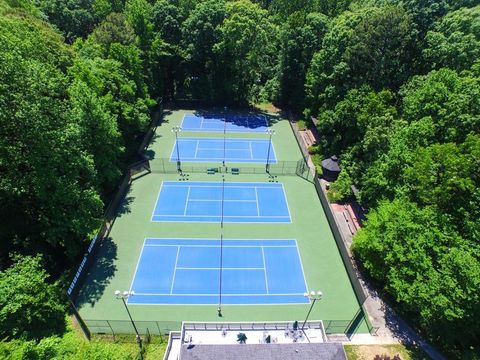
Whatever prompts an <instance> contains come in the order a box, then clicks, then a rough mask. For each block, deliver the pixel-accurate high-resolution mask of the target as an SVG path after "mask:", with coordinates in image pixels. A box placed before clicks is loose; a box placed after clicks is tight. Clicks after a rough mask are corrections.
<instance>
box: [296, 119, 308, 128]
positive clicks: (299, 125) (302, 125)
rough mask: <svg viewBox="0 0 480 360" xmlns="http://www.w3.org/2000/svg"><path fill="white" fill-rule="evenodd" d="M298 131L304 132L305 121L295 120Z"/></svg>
mask: <svg viewBox="0 0 480 360" xmlns="http://www.w3.org/2000/svg"><path fill="white" fill-rule="evenodd" d="M297 126H298V130H306V129H307V122H306V121H305V120H297Z"/></svg>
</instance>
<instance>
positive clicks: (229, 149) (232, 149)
mask: <svg viewBox="0 0 480 360" xmlns="http://www.w3.org/2000/svg"><path fill="white" fill-rule="evenodd" d="M200 150H223V148H200ZM225 150H228V151H248V149H235V148H228V147H226V148H225ZM250 150H251V149H250Z"/></svg>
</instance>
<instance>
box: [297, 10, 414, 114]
mask: <svg viewBox="0 0 480 360" xmlns="http://www.w3.org/2000/svg"><path fill="white" fill-rule="evenodd" d="M411 42H412V34H411V20H410V17H409V16H408V14H407V13H405V11H404V10H403V8H401V7H398V6H384V7H366V8H361V9H359V10H357V11H355V12H350V11H346V12H344V13H343V14H342V15H340V16H338V17H337V18H335V19H334V21H333V22H332V26H331V27H330V28H329V31H328V32H327V33H326V35H325V38H324V40H323V43H322V49H321V50H320V51H318V52H317V53H316V54H315V55H314V57H313V60H312V63H311V67H310V70H309V71H308V74H307V81H306V94H307V99H308V103H309V114H312V115H316V114H318V112H319V110H320V109H331V108H332V107H333V106H334V104H335V103H336V102H337V101H339V100H341V99H342V98H343V97H344V96H345V94H346V93H347V92H348V90H350V89H352V88H354V87H357V86H360V85H361V84H368V85H370V86H371V87H372V88H373V89H374V90H377V91H378V90H382V89H383V88H390V89H394V90H395V89H397V88H398V87H400V85H401V84H402V83H403V82H404V81H405V80H406V79H407V78H408V76H409V74H410V61H411V60H410V53H409V52H408V49H409V47H410V46H411Z"/></svg>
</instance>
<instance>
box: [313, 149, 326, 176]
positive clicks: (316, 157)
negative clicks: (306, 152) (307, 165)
mask: <svg viewBox="0 0 480 360" xmlns="http://www.w3.org/2000/svg"><path fill="white" fill-rule="evenodd" d="M310 157H311V159H312V161H313V164H314V165H315V170H317V174H318V175H319V176H321V175H322V161H323V157H322V155H320V154H311V155H310Z"/></svg>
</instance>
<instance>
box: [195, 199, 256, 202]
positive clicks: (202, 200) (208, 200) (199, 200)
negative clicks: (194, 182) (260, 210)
mask: <svg viewBox="0 0 480 360" xmlns="http://www.w3.org/2000/svg"><path fill="white" fill-rule="evenodd" d="M190 201H198V202H212V201H213V202H221V201H222V200H214V199H212V200H210V199H190ZM223 201H224V202H255V201H256V200H223Z"/></svg>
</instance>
